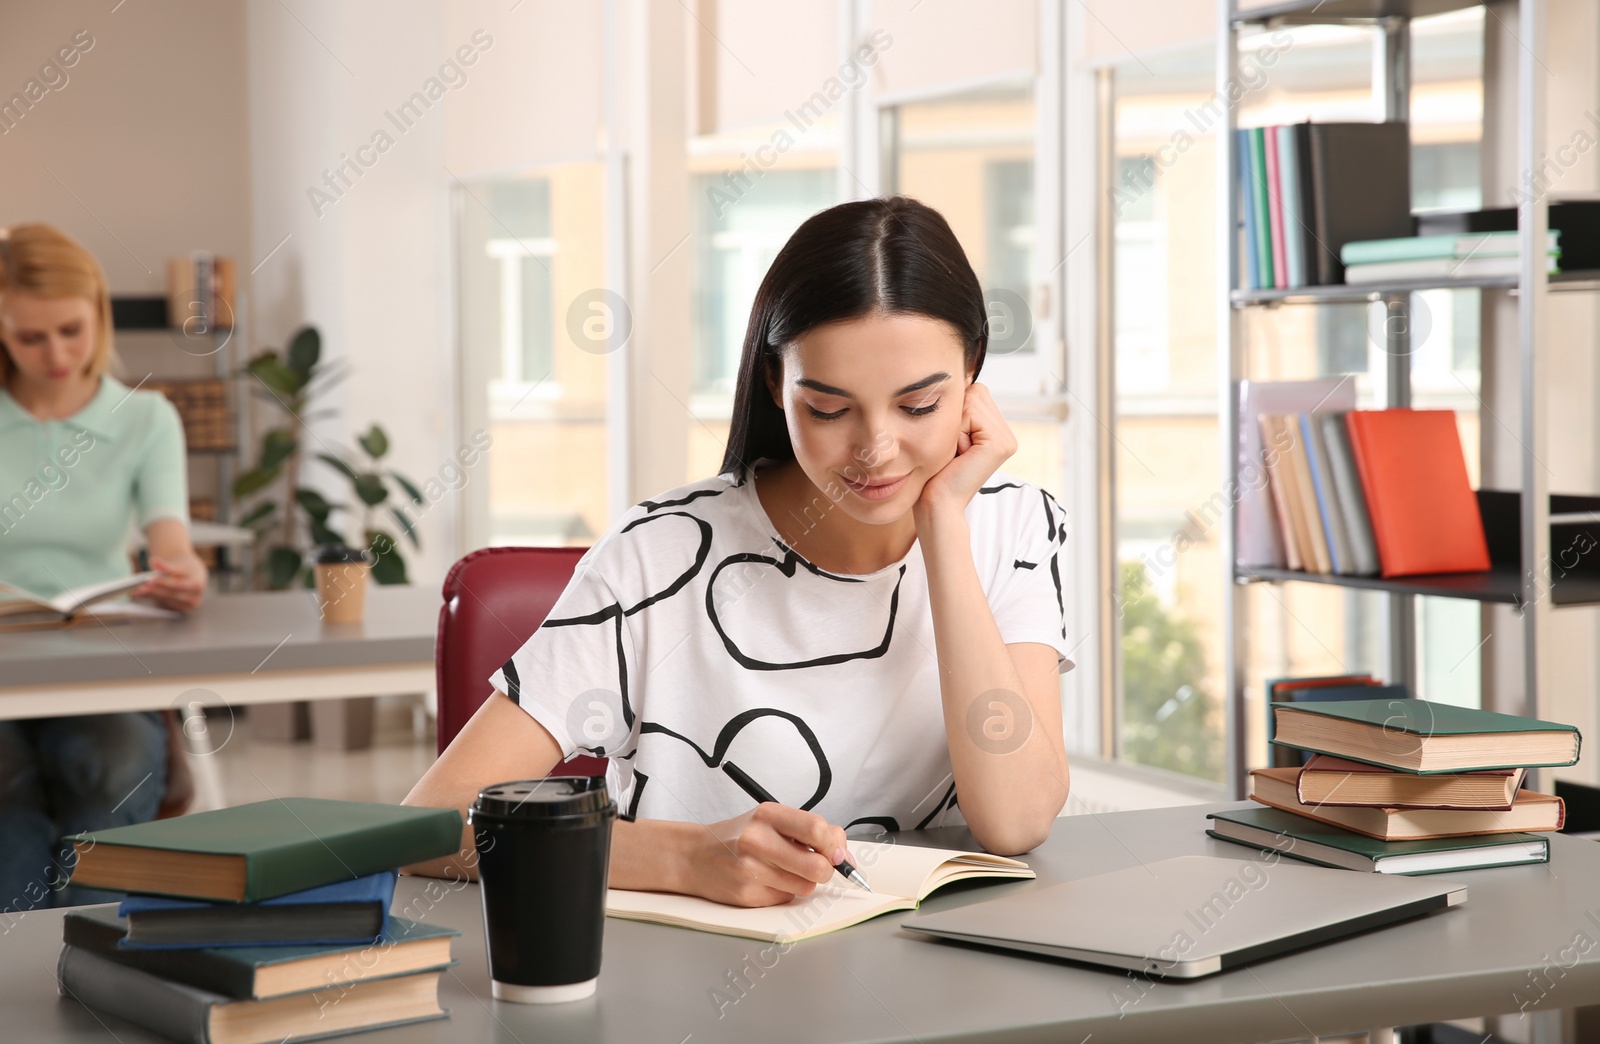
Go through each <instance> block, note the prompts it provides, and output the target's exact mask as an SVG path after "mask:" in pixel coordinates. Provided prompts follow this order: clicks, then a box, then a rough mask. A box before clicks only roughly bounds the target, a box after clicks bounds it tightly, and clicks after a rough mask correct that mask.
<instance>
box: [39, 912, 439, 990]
mask: <svg viewBox="0 0 1600 1044" xmlns="http://www.w3.org/2000/svg"><path fill="white" fill-rule="evenodd" d="M126 931H127V922H126V920H124V919H123V918H121V917H118V916H117V908H116V907H115V906H110V905H107V906H86V907H81V908H78V909H73V910H68V911H67V915H66V918H65V919H64V921H63V924H62V932H61V935H62V942H64V943H66V944H67V945H68V946H75V947H77V948H78V949H80V950H86V951H88V952H89V953H97V954H99V955H100V956H102V957H105V958H106V959H108V960H112V961H115V962H116V963H118V964H125V965H127V966H128V967H130V968H138V969H139V970H140V971H144V972H149V973H150V974H151V975H159V976H160V977H161V978H163V979H170V980H172V981H173V982H181V983H185V984H186V985H189V986H195V987H198V988H199V989H202V990H210V991H211V992H212V993H220V994H221V995H222V996H224V997H232V998H235V999H238V1000H265V999H266V998H268V997H281V996H284V995H286V994H290V993H301V992H303V991H305V990H320V989H326V988H327V987H330V986H339V985H342V984H345V983H351V982H359V981H362V980H364V979H381V978H387V977H389V976H392V975H409V974H410V973H412V972H419V971H434V970H438V969H441V968H446V967H449V966H450V965H452V964H454V963H455V962H454V961H452V960H451V958H450V940H451V938H452V937H454V936H457V935H460V934H461V933H460V932H459V931H457V930H456V929H454V928H444V927H441V926H438V925H431V924H423V923H422V922H420V921H410V920H407V919H406V918H404V917H394V916H390V917H389V919H388V922H387V924H386V925H385V927H384V930H383V934H382V935H380V936H378V939H377V941H376V942H367V943H360V944H358V945H355V946H230V947H214V948H201V949H192V950H129V949H123V948H122V947H120V946H118V945H117V944H118V943H119V942H120V941H121V939H122V937H123V935H124V934H125V932H126Z"/></svg>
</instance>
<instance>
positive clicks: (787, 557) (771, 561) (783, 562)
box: [706, 540, 906, 671]
mask: <svg viewBox="0 0 1600 1044" xmlns="http://www.w3.org/2000/svg"><path fill="white" fill-rule="evenodd" d="M773 543H774V544H776V545H777V546H778V547H779V548H781V549H782V550H783V552H784V556H783V558H782V559H777V558H773V557H772V556H770V555H758V554H755V553H754V552H742V553H740V554H736V555H729V556H728V557H727V558H724V559H723V560H722V561H721V562H718V563H717V567H716V568H715V569H713V570H712V571H711V578H710V579H709V580H708V581H707V582H706V616H707V618H708V619H710V621H711V626H712V627H713V628H715V629H716V632H717V637H719V638H721V639H722V645H723V647H724V648H725V649H727V650H728V655H729V656H731V657H733V659H734V661H735V662H736V663H738V664H739V666H741V667H743V668H745V669H746V670H751V671H791V670H800V669H803V668H806V667H824V666H827V665H829V664H835V663H845V662H847V661H850V660H872V659H877V658H878V657H880V656H882V655H883V654H884V653H886V652H888V651H889V642H890V641H891V640H892V639H893V638H894V622H895V617H896V615H897V614H898V612H899V609H900V584H901V582H902V581H904V580H905V576H906V567H905V566H904V565H902V566H900V569H899V572H898V573H897V574H896V575H895V581H894V591H893V592H891V594H890V596H889V610H888V612H889V616H888V619H887V620H885V621H884V625H883V638H882V640H880V641H879V642H878V644H877V645H874V646H872V647H871V648H868V649H861V650H857V651H855V652H835V653H826V654H824V655H821V656H816V657H813V658H811V659H807V660H794V661H790V662H787V663H784V662H773V661H769V660H763V659H759V658H757V657H755V656H752V655H750V654H749V653H747V652H746V651H745V650H743V649H741V648H739V645H738V643H737V642H735V641H734V639H733V637H732V636H731V635H729V634H728V632H727V631H726V630H725V629H724V628H723V625H722V620H721V618H720V617H719V616H718V615H717V598H716V593H717V579H718V578H719V577H720V576H721V575H722V572H723V570H725V569H727V568H728V567H729V566H733V565H738V564H740V563H744V562H750V563H760V564H761V567H766V566H770V567H772V568H773V569H776V570H777V571H778V572H779V573H781V574H783V575H784V576H785V577H787V578H789V579H790V580H793V579H794V577H795V574H796V572H797V571H798V569H799V567H801V566H804V567H805V568H806V570H807V571H809V572H811V573H812V574H814V575H816V576H819V577H822V578H824V579H827V580H835V581H838V582H839V583H846V584H860V583H865V582H866V581H865V580H863V579H862V578H860V577H852V576H836V575H835V574H833V573H830V572H828V571H827V570H824V569H818V568H817V567H816V566H814V565H812V564H811V563H810V562H807V561H806V560H805V559H804V558H802V557H800V555H798V554H797V553H795V552H794V551H793V550H791V549H790V548H788V547H786V546H785V545H784V544H783V543H782V542H781V541H778V540H774V541H773ZM738 575H740V576H743V575H744V574H743V573H742V572H741V573H740V574H738ZM735 602H737V598H733V599H729V600H728V602H727V603H725V605H726V604H733V603H735Z"/></svg>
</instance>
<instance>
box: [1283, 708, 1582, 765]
mask: <svg viewBox="0 0 1600 1044" xmlns="http://www.w3.org/2000/svg"><path fill="white" fill-rule="evenodd" d="M1272 715H1273V725H1274V729H1273V738H1272V742H1273V743H1276V744H1278V745H1279V746H1286V747H1298V748H1300V749H1301V750H1309V751H1311V752H1313V753H1316V754H1331V755H1333V756H1334V757H1338V758H1349V759H1350V760H1352V761H1364V762H1366V763H1367V764H1369V765H1380V766H1382V767H1384V768H1391V769H1395V770H1397V771H1400V772H1415V773H1419V774H1424V775H1425V774H1428V773H1434V772H1482V771H1487V770H1489V769H1507V768H1541V767H1548V766H1561V765H1574V764H1576V763H1577V761H1578V750H1579V747H1580V746H1581V745H1582V741H1583V738H1582V736H1580V735H1579V733H1578V730H1577V729H1576V728H1575V727H1573V726H1571V725H1563V724H1560V723H1557V722H1553V721H1540V720H1538V719H1536V718H1521V717H1517V716H1516V715H1512V714H1499V713H1496V712H1494V711H1486V710H1477V709H1475V708H1471V707H1453V706H1451V705H1449V704H1446V703H1434V702H1432V701H1431V700H1402V699H1364V700H1343V701H1339V702H1334V703H1279V704H1274V705H1273V706H1272Z"/></svg>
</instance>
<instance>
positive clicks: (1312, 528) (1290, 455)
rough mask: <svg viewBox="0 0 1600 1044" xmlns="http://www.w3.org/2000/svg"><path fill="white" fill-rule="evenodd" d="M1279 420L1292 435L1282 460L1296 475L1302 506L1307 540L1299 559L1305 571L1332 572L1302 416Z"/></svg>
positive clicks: (1293, 487) (1297, 496) (1298, 500)
mask: <svg viewBox="0 0 1600 1044" xmlns="http://www.w3.org/2000/svg"><path fill="white" fill-rule="evenodd" d="M1280 420H1281V421H1282V423H1283V424H1284V425H1285V427H1286V428H1287V429H1288V431H1289V435H1290V441H1289V443H1288V448H1287V449H1285V450H1284V454H1283V458H1284V461H1285V463H1287V464H1288V465H1289V473H1290V475H1292V476H1293V482H1292V484H1291V485H1290V487H1289V489H1290V491H1291V493H1292V495H1293V499H1294V502H1295V504H1296V505H1298V507H1299V512H1298V517H1299V519H1300V532H1301V534H1302V535H1303V536H1304V538H1305V539H1304V542H1303V543H1302V544H1301V546H1300V557H1301V558H1304V559H1305V560H1306V569H1308V570H1309V571H1311V572H1313V573H1331V572H1333V559H1332V558H1330V557H1329V556H1328V538H1327V536H1326V535H1325V534H1324V533H1323V531H1322V513H1321V512H1320V511H1318V509H1317V490H1316V487H1315V486H1314V485H1313V484H1312V482H1311V461H1310V459H1309V457H1308V456H1307V449H1306V442H1305V439H1304V438H1302V437H1301V435H1300V417H1299V415H1298V414H1294V413H1286V414H1284V415H1283V416H1282V417H1281V418H1280ZM1308 552H1309V553H1308Z"/></svg>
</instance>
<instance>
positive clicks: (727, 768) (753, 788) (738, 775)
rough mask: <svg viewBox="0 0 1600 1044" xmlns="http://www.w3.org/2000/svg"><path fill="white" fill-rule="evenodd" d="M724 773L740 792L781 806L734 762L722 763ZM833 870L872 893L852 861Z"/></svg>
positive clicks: (847, 861) (837, 865)
mask: <svg viewBox="0 0 1600 1044" xmlns="http://www.w3.org/2000/svg"><path fill="white" fill-rule="evenodd" d="M722 771H724V772H726V773H727V774H728V778H729V779H731V780H733V781H734V782H735V783H737V784H739V789H740V790H742V791H744V792H745V793H746V794H749V795H750V796H751V797H753V798H755V799H756V800H757V801H770V802H772V803H773V804H774V805H776V804H779V801H778V799H777V798H775V797H773V796H772V795H771V794H768V793H767V792H766V791H765V790H763V789H761V784H760V783H757V782H756V781H755V780H753V779H751V778H750V777H749V776H747V775H745V771H744V769H742V768H740V767H739V766H738V765H735V764H734V763H733V762H731V761H724V762H723V763H722ZM833 868H834V869H835V870H837V871H839V874H840V876H841V877H843V878H844V879H845V880H846V881H850V882H852V883H854V884H858V885H860V886H861V887H862V888H865V889H866V890H867V891H869V892H870V891H872V886H871V885H869V884H867V879H866V878H865V877H862V876H861V871H860V870H857V869H856V868H855V867H853V866H851V865H850V860H848V859H846V860H845V861H844V862H842V863H835V864H833Z"/></svg>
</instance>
